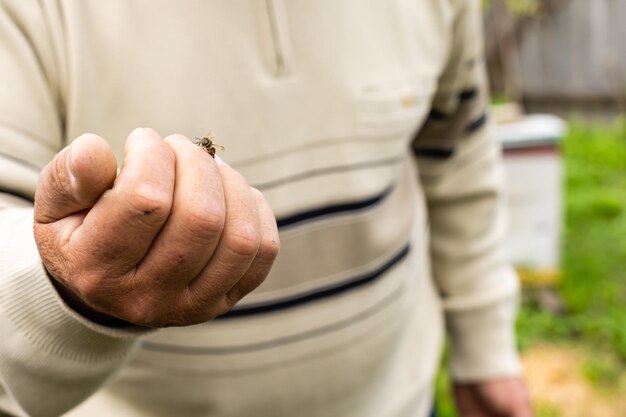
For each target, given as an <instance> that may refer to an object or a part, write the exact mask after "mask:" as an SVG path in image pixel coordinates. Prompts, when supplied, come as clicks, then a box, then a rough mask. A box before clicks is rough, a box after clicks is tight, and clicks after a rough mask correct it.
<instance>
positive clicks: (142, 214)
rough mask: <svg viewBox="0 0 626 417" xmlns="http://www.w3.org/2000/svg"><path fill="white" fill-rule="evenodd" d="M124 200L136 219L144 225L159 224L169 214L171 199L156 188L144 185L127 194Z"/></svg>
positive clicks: (167, 194)
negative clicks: (142, 221) (144, 223)
mask: <svg viewBox="0 0 626 417" xmlns="http://www.w3.org/2000/svg"><path fill="white" fill-rule="evenodd" d="M126 200H127V202H128V204H129V206H130V208H131V210H132V213H133V215H135V216H136V217H139V218H141V219H143V220H144V221H145V222H146V223H152V222H155V223H161V222H163V221H165V219H167V217H168V215H169V213H170V209H171V200H172V198H171V195H170V194H169V193H167V192H165V191H163V190H159V189H158V188H157V187H153V186H147V185H144V186H141V187H137V188H136V189H134V190H133V191H132V192H129V193H128V195H127V196H126Z"/></svg>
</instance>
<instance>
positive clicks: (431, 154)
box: [413, 148, 454, 159]
mask: <svg viewBox="0 0 626 417" xmlns="http://www.w3.org/2000/svg"><path fill="white" fill-rule="evenodd" d="M413 153H414V154H415V156H423V157H426V158H434V159H448V158H450V157H451V156H452V155H453V154H454V149H441V148H415V149H413Z"/></svg>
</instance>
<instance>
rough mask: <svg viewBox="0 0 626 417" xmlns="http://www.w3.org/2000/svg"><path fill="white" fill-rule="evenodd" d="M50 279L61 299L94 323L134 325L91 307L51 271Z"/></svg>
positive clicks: (121, 325)
mask: <svg viewBox="0 0 626 417" xmlns="http://www.w3.org/2000/svg"><path fill="white" fill-rule="evenodd" d="M48 279H50V281H51V282H52V285H53V286H54V288H55V290H56V291H57V293H58V294H59V296H60V297H61V299H62V300H63V301H64V302H65V304H66V305H67V306H68V307H70V308H71V309H72V310H74V311H75V312H76V313H78V314H80V315H81V316H82V317H84V318H86V319H87V320H91V321H93V322H94V323H98V324H101V325H103V326H108V327H127V326H133V324H132V323H129V322H127V321H124V320H121V319H118V318H116V317H113V316H109V315H108V314H104V313H101V312H99V311H96V310H94V309H93V308H91V307H89V306H88V305H87V304H85V303H84V302H83V300H81V299H80V297H79V296H78V295H77V294H76V293H74V291H72V290H70V289H69V288H67V287H66V286H64V285H63V284H61V283H60V282H59V281H58V280H57V279H55V278H54V277H53V276H52V275H50V273H49V272H48Z"/></svg>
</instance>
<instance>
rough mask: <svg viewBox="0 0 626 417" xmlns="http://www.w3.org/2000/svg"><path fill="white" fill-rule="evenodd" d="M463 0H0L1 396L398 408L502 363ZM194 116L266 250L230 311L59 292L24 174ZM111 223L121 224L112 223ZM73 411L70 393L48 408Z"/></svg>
mask: <svg viewBox="0 0 626 417" xmlns="http://www.w3.org/2000/svg"><path fill="white" fill-rule="evenodd" d="M479 14H480V10H479V1H478V0H393V1H391V0H315V1H314V0H229V1H226V0H221V1H219V0H211V1H209V0H181V1H176V2H174V1H170V0H106V1H105V0H0V189H1V190H2V192H3V193H4V194H0V195H1V196H2V197H0V208H1V210H0V415H4V413H6V414H8V415H16V416H26V415H28V416H35V417H43V416H58V415H63V414H64V413H67V415H69V416H73V417H79V416H90V417H94V416H118V417H136V416H168V417H169V416H185V417H187V416H188V417H196V416H198V417H199V416H219V417H244V416H245V417H287V416H289V417H293V416H299V417H308V416H311V417H312V416H316V417H318V416H319V417H321V416H328V417H374V416H376V417H404V416H417V417H422V416H425V415H426V414H427V412H428V410H429V408H430V406H431V401H432V382H433V376H434V375H435V372H436V369H437V367H438V361H439V355H440V350H441V346H442V340H443V334H444V324H443V323H444V317H445V320H446V322H447V329H448V331H449V333H450V335H451V343H452V362H451V369H452V372H453V374H454V377H455V378H456V379H458V380H477V379H481V378H487V377H490V376H502V375H512V374H517V373H518V372H519V365H518V361H517V356H516V353H515V348H514V337H513V329H512V323H513V320H514V313H515V300H516V294H517V281H516V278H515V276H514V274H513V273H512V272H511V269H510V267H509V266H508V265H507V264H506V263H505V261H504V260H503V256H502V253H501V249H500V242H501V239H502V237H503V233H504V222H503V215H502V210H501V186H502V180H501V166H500V156H499V150H498V148H497V146H496V145H495V144H494V142H493V141H492V140H491V138H490V136H489V135H488V128H487V124H486V110H487V91H486V88H485V81H484V69H483V60H482V57H481V50H480V49H481V48H480V44H481V38H480V27H479V24H480V23H479V22H480V15H479ZM137 126H148V127H152V128H155V129H157V130H158V131H159V132H160V133H161V134H162V135H167V134H171V133H175V132H179V133H183V134H185V135H187V136H189V137H194V136H199V135H203V134H205V133H206V132H207V131H209V130H211V131H213V132H214V133H215V134H216V135H217V138H219V142H220V143H221V144H222V145H225V146H226V152H225V153H223V157H224V159H226V160H227V161H228V162H229V163H230V164H231V165H232V166H233V167H234V168H235V169H237V170H239V171H240V172H241V173H242V174H243V175H244V176H245V177H246V178H247V180H248V181H249V183H250V184H251V185H253V186H255V187H257V188H259V189H260V190H261V191H263V193H264V194H265V195H266V197H267V199H268V201H269V202H270V203H271V205H272V207H273V209H274V211H275V213H276V216H277V218H278V222H279V226H280V231H281V240H282V244H283V249H282V251H281V254H280V255H279V258H278V260H277V262H276V266H275V268H274V269H273V271H272V273H271V274H270V276H269V277H268V279H267V280H266V282H265V283H264V284H263V285H262V286H261V287H259V288H258V290H256V291H255V292H253V293H252V294H250V295H249V296H248V297H246V298H245V299H244V300H243V301H242V302H241V303H240V304H239V305H238V306H237V307H236V308H235V310H233V311H232V312H231V313H230V314H228V315H226V316H225V317H222V318H219V319H217V320H214V321H212V322H208V323H205V324H202V325H197V326H192V327H187V328H173V329H163V330H158V331H153V332H148V331H146V330H145V329H140V328H128V329H113V328H106V327H103V326H100V325H97V324H95V323H92V322H89V321H88V320H86V319H84V318H82V317H81V316H79V315H78V314H76V313H75V312H73V311H72V310H70V309H69V308H68V307H67V306H66V305H64V303H63V302H62V300H61V299H60V298H59V296H58V295H57V293H56V292H55V290H54V289H53V287H52V285H51V284H50V282H49V279H48V277H47V275H46V273H45V270H44V269H43V267H42V265H41V261H40V259H39V256H38V251H37V248H36V246H35V243H34V240H33V236H32V208H31V204H30V203H29V202H28V200H32V198H33V193H34V189H35V184H36V180H37V176H38V173H39V171H40V170H41V169H42V167H44V166H45V165H46V164H47V163H48V162H49V161H50V160H51V159H52V157H53V155H54V154H55V153H56V152H58V151H59V150H60V149H61V148H62V147H63V146H65V145H66V144H67V143H69V141H71V140H72V139H73V138H75V137H77V136H78V135H80V134H82V133H84V132H94V133H97V134H99V135H100V136H102V137H104V138H106V139H107V140H108V141H109V142H110V143H111V145H112V146H113V148H114V149H115V150H116V152H117V155H118V157H119V158H120V160H121V157H122V149H123V143H124V140H125V138H126V136H127V135H128V133H129V132H130V131H131V130H132V129H133V128H135V127H137ZM124 238H125V237H124V236H120V239H124ZM70 410H71V411H70Z"/></svg>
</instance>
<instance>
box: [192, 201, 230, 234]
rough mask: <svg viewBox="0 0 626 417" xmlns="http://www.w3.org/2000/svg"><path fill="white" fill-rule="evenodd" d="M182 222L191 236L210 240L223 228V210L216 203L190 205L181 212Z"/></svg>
mask: <svg viewBox="0 0 626 417" xmlns="http://www.w3.org/2000/svg"><path fill="white" fill-rule="evenodd" d="M181 220H182V223H183V224H184V225H185V228H186V229H187V231H188V232H189V233H190V234H191V235H192V236H197V237H200V238H203V240H206V239H209V240H212V239H214V238H215V236H219V235H221V233H222V230H223V229H224V222H225V220H226V216H225V210H224V209H223V208H220V207H218V206H217V205H216V204H212V205H199V206H192V207H188V208H186V209H185V211H184V212H183V213H182V214H181Z"/></svg>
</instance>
